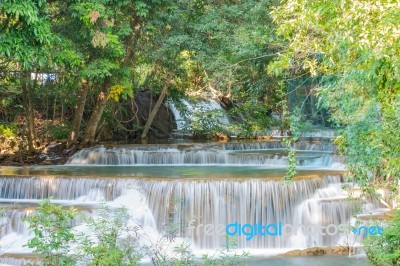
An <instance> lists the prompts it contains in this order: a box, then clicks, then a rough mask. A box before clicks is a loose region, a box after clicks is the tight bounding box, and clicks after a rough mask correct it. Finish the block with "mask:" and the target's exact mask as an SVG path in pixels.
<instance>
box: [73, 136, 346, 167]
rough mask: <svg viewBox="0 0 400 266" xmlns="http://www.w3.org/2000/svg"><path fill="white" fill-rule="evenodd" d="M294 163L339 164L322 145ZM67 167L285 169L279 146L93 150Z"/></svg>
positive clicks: (304, 148)
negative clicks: (253, 166) (247, 166)
mask: <svg viewBox="0 0 400 266" xmlns="http://www.w3.org/2000/svg"><path fill="white" fill-rule="evenodd" d="M295 148H296V149H298V150H297V153H298V154H297V163H298V165H300V166H304V167H331V166H332V164H333V163H339V162H340V160H339V158H337V157H336V156H334V154H333V153H332V152H331V151H330V150H332V145H331V144H330V145H329V144H326V143H324V142H319V143H307V142H299V143H298V144H296V145H295ZM67 164H68V165H125V166H129V165H166V164H170V165H183V164H185V165H190V164H196V165H210V164H214V165H216V164H218V165H265V166H277V167H285V166H287V164H288V158H287V153H286V151H285V149H284V146H283V144H282V142H277V141H270V142H263V143H235V144H233V143H229V144H219V145H218V144H214V145H186V146H185V145H175V146H173V145H168V146H165V147H162V146H161V147H159V148H158V149H156V150H155V149H154V147H152V146H134V147H132V146H131V147H130V146H127V147H110V148H106V147H95V148H87V149H83V150H81V151H79V152H77V153H76V154H74V155H73V156H72V157H71V158H70V159H69V161H68V163H67Z"/></svg>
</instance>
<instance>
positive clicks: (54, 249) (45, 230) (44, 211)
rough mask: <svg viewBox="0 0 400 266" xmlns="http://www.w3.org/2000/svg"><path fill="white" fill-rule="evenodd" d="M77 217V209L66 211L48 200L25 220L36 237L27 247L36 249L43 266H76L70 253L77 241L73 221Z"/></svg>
mask: <svg viewBox="0 0 400 266" xmlns="http://www.w3.org/2000/svg"><path fill="white" fill-rule="evenodd" d="M77 215H78V212H77V211H76V210H75V209H73V208H70V209H67V210H65V209H63V208H62V207H61V206H58V205H55V204H52V203H51V202H50V199H46V200H43V201H42V202H41V203H40V205H39V207H38V208H37V210H36V212H34V213H33V214H31V215H30V216H28V217H27V218H26V219H25V221H26V222H28V224H29V229H31V230H32V231H33V233H34V235H35V236H34V237H33V238H32V239H30V240H29V241H28V243H27V244H26V246H27V247H29V248H33V249H34V253H36V254H38V255H39V258H38V260H39V261H40V262H41V263H42V264H43V265H45V266H46V265H48V266H52V265H74V259H73V258H72V257H71V256H70V255H68V253H69V251H70V245H71V243H72V242H73V241H74V240H75V239H76V237H75V235H74V233H73V231H72V220H73V219H74V218H75V217H76V216H77Z"/></svg>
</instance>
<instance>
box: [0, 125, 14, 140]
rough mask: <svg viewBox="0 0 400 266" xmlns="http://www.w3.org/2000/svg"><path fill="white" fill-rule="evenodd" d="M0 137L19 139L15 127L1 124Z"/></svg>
mask: <svg viewBox="0 0 400 266" xmlns="http://www.w3.org/2000/svg"><path fill="white" fill-rule="evenodd" d="M0 137H6V138H15V137H17V129H16V127H15V125H13V124H8V125H1V124H0Z"/></svg>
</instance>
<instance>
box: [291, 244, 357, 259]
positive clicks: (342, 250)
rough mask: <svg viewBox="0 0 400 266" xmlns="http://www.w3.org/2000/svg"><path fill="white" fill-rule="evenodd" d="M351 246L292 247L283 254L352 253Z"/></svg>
mask: <svg viewBox="0 0 400 266" xmlns="http://www.w3.org/2000/svg"><path fill="white" fill-rule="evenodd" d="M354 251H355V250H354V248H353V247H348V246H337V247H312V248H306V249H294V250H291V251H288V252H286V253H285V254H284V256H288V257H297V256H321V255H341V256H343V255H349V252H350V253H354Z"/></svg>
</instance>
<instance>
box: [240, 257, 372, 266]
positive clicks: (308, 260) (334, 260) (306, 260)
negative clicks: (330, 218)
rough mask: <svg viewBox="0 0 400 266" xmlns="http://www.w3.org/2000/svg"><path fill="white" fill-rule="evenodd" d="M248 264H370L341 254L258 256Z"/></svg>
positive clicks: (324, 265)
mask: <svg viewBox="0 0 400 266" xmlns="http://www.w3.org/2000/svg"><path fill="white" fill-rule="evenodd" d="M247 265H249V266H278V265H279V266H305V265H306V266H343V265H349V266H350V265H351V266H366V265H371V264H370V263H369V262H368V260H367V258H365V257H361V258H357V257H350V258H349V257H342V256H311V257H282V258H281V257H279V258H270V259H265V258H260V259H254V260H252V261H251V262H249V263H248V264H247Z"/></svg>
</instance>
